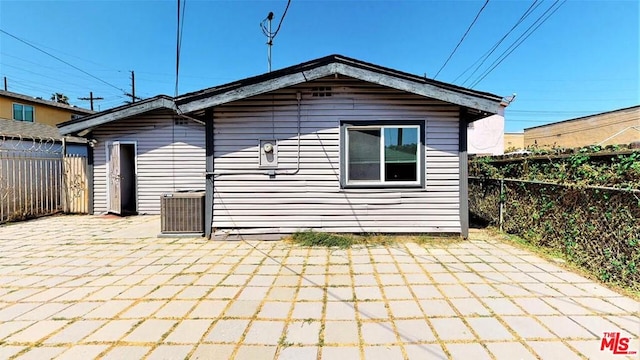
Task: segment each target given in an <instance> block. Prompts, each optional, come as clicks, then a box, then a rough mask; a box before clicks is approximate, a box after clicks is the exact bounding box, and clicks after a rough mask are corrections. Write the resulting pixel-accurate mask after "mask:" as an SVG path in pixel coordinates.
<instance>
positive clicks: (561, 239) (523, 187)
mask: <svg viewBox="0 0 640 360" xmlns="http://www.w3.org/2000/svg"><path fill="white" fill-rule="evenodd" d="M469 197H470V200H469V203H470V209H469V210H470V212H471V215H472V218H474V217H475V218H478V219H482V220H484V221H487V222H490V223H492V224H495V225H498V222H499V216H500V214H499V209H500V200H501V199H503V201H504V204H503V209H504V212H503V224H502V226H503V230H504V231H506V232H507V233H510V234H516V235H518V236H520V237H522V238H523V239H525V240H527V241H529V242H530V243H532V244H534V245H538V246H543V247H546V248H551V249H556V250H559V251H562V252H563V253H564V254H565V256H566V258H567V260H569V261H571V262H573V263H575V264H577V265H579V266H581V267H583V268H584V269H586V270H587V271H589V272H591V273H592V274H594V275H596V276H598V277H599V278H600V279H601V280H602V281H604V282H614V283H619V284H622V285H625V286H627V287H630V288H631V289H633V290H636V291H638V290H640V272H639V271H638V267H640V245H639V242H640V192H638V191H628V190H627V191H625V190H614V189H598V188H593V187H586V188H585V187H582V188H578V187H575V186H564V185H555V184H539V183H530V182H518V181H504V188H503V193H502V195H501V192H500V180H495V179H486V178H485V179H470V181H469Z"/></svg>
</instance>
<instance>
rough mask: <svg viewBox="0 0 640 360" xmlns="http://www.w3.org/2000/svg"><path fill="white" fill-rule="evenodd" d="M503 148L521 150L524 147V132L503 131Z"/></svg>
mask: <svg viewBox="0 0 640 360" xmlns="http://www.w3.org/2000/svg"><path fill="white" fill-rule="evenodd" d="M504 149H505V151H506V150H507V149H509V150H522V149H524V133H521V132H520V133H504Z"/></svg>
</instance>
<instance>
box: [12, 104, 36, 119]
mask: <svg viewBox="0 0 640 360" xmlns="http://www.w3.org/2000/svg"><path fill="white" fill-rule="evenodd" d="M33 119H34V110H33V106H31V105H22V104H13V120H18V121H29V122H33Z"/></svg>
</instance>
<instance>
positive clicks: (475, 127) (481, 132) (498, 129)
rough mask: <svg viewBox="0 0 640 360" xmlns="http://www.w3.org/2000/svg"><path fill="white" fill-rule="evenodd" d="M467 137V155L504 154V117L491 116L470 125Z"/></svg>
mask: <svg viewBox="0 0 640 360" xmlns="http://www.w3.org/2000/svg"><path fill="white" fill-rule="evenodd" d="M467 137H468V151H469V154H473V155H502V154H504V149H505V147H504V115H503V114H502V113H500V114H496V115H491V116H489V117H486V118H484V119H480V120H478V121H474V122H472V123H470V124H469V129H468V135H467Z"/></svg>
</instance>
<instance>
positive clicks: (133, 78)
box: [124, 70, 142, 104]
mask: <svg viewBox="0 0 640 360" xmlns="http://www.w3.org/2000/svg"><path fill="white" fill-rule="evenodd" d="M124 94H125V95H126V96H128V97H130V98H131V101H126V103H128V104H133V103H134V102H136V100H142V98H139V97H137V96H136V74H135V73H134V72H133V70H131V93H124Z"/></svg>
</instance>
